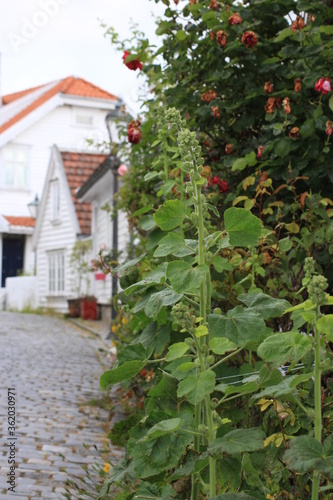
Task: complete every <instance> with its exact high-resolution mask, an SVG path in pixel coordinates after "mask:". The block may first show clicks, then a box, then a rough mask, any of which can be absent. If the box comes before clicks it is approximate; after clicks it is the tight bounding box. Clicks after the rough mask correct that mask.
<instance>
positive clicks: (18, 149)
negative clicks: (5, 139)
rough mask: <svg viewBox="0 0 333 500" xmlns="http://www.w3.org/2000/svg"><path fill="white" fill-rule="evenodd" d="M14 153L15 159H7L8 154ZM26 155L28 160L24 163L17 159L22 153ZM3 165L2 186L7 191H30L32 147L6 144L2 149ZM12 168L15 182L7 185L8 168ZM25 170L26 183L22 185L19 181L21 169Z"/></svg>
mask: <svg viewBox="0 0 333 500" xmlns="http://www.w3.org/2000/svg"><path fill="white" fill-rule="evenodd" d="M8 151H12V153H13V159H10V160H8V159H6V153H7V152H8ZM22 152H23V153H25V155H26V158H25V160H24V161H21V160H19V159H18V158H17V157H18V156H19V154H20V153H22ZM2 165H3V176H2V182H1V185H2V187H3V188H5V189H15V190H27V189H29V171H30V147H29V146H28V145H25V144H14V143H9V144H6V145H5V146H4V147H3V149H2ZM8 166H9V167H11V172H12V177H13V182H12V183H11V184H9V183H7V172H6V171H7V168H8ZM22 166H23V168H24V173H23V176H24V182H23V184H20V182H19V179H20V177H21V173H20V171H19V170H20V168H21V167H22Z"/></svg>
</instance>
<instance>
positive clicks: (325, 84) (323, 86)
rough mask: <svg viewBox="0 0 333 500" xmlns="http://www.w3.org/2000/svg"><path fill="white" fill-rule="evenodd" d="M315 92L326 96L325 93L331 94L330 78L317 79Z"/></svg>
mask: <svg viewBox="0 0 333 500" xmlns="http://www.w3.org/2000/svg"><path fill="white" fill-rule="evenodd" d="M315 90H316V91H317V92H321V93H322V94H327V92H332V87H331V79H330V78H326V77H325V78H319V80H317V82H316V85H315Z"/></svg>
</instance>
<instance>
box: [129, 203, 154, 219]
mask: <svg viewBox="0 0 333 500" xmlns="http://www.w3.org/2000/svg"><path fill="white" fill-rule="evenodd" d="M153 208H154V206H153V205H148V206H147V207H142V208H139V210H136V211H135V212H134V213H133V214H131V217H137V216H138V215H143V214H145V213H147V212H150V210H153Z"/></svg>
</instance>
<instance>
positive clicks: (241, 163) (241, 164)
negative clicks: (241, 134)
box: [231, 158, 247, 172]
mask: <svg viewBox="0 0 333 500" xmlns="http://www.w3.org/2000/svg"><path fill="white" fill-rule="evenodd" d="M246 167H247V160H246V159H245V158H238V159H237V160H236V161H234V163H233V165H232V169H231V170H232V172H235V171H236V170H244V168H246Z"/></svg>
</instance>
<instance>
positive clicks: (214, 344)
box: [209, 337, 237, 355]
mask: <svg viewBox="0 0 333 500" xmlns="http://www.w3.org/2000/svg"><path fill="white" fill-rule="evenodd" d="M209 347H210V348H211V350H212V351H213V352H214V353H215V354H220V355H223V354H225V353H226V352H229V351H234V350H235V349H237V346H236V345H235V344H234V343H233V342H230V340H228V339H225V338H219V337H215V338H214V339H212V340H211V341H210V342H209Z"/></svg>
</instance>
